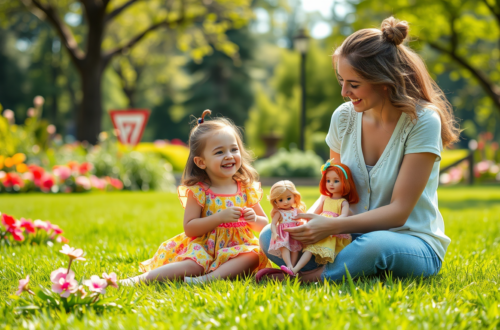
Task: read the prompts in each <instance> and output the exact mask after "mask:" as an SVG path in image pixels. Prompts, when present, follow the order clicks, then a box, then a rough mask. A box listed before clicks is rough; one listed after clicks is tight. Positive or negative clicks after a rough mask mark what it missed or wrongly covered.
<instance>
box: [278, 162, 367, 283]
mask: <svg viewBox="0 0 500 330" xmlns="http://www.w3.org/2000/svg"><path fill="white" fill-rule="evenodd" d="M321 173H322V177H321V181H320V183H319V191H320V193H321V194H322V195H324V196H327V198H326V199H325V200H324V202H323V203H321V204H320V205H319V206H318V208H317V209H316V210H315V211H314V213H316V214H320V215H322V216H324V217H327V218H336V217H346V216H347V215H348V214H349V205H350V204H356V203H358V202H359V196H358V193H357V191H356V186H355V184H354V181H353V179H352V175H351V171H350V170H349V167H347V166H346V165H344V164H341V163H335V162H334V161H333V159H331V160H329V161H327V162H326V163H325V165H323V166H322V167H321ZM351 241H352V240H351V235H349V234H339V235H331V236H329V237H327V238H325V239H323V240H321V241H319V242H317V243H315V244H312V245H308V246H306V247H305V248H304V249H303V252H304V253H303V254H302V257H301V258H300V260H299V261H298V262H297V264H296V265H295V267H293V268H289V267H284V266H282V267H281V269H282V270H284V271H285V272H286V273H287V274H289V275H291V276H295V274H297V272H298V271H299V270H301V269H302V267H304V266H305V265H306V264H307V262H308V261H309V260H310V259H311V257H312V256H313V255H314V256H315V260H316V263H318V264H327V263H331V262H333V261H334V260H335V256H336V255H337V254H338V253H339V252H340V251H342V249H343V248H344V247H346V246H347V245H348V244H349V243H351Z"/></svg>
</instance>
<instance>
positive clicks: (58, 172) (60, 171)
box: [53, 166, 71, 181]
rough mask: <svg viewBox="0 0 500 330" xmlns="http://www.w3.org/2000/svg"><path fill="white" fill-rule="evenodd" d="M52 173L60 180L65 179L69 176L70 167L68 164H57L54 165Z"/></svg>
mask: <svg viewBox="0 0 500 330" xmlns="http://www.w3.org/2000/svg"><path fill="white" fill-rule="evenodd" d="M53 173H54V175H55V176H57V177H59V179H60V180H61V181H64V180H66V179H67V178H69V177H70V176H71V169H70V168H69V167H68V166H57V167H54V171H53Z"/></svg>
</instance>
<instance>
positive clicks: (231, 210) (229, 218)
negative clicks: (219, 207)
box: [216, 206, 241, 223]
mask: <svg viewBox="0 0 500 330" xmlns="http://www.w3.org/2000/svg"><path fill="white" fill-rule="evenodd" d="M216 214H217V215H218V216H219V219H220V222H221V223H228V222H238V220H239V219H240V217H241V207H236V206H234V207H228V208H227V209H225V210H223V211H220V212H219V213H216Z"/></svg>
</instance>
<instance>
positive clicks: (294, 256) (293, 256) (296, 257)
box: [290, 251, 299, 265]
mask: <svg viewBox="0 0 500 330" xmlns="http://www.w3.org/2000/svg"><path fill="white" fill-rule="evenodd" d="M290 257H291V259H292V265H295V264H297V260H299V251H295V252H290Z"/></svg>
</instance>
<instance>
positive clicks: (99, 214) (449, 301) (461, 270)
mask: <svg viewBox="0 0 500 330" xmlns="http://www.w3.org/2000/svg"><path fill="white" fill-rule="evenodd" d="M300 191H301V192H302V193H303V195H304V196H305V199H306V203H307V204H308V205H310V204H311V203H312V202H313V200H314V198H315V197H316V196H317V191H316V189H315V188H301V189H300ZM266 192H267V191H266ZM439 198H440V208H441V211H442V213H443V216H444V218H445V222H446V233H447V234H448V235H449V236H450V237H451V238H452V243H451V245H450V247H449V249H448V253H447V255H446V260H445V263H444V265H443V268H442V270H441V272H440V274H439V275H438V276H435V277H432V278H429V279H420V278H412V279H405V280H399V279H393V278H390V277H389V278H384V279H379V278H370V279H363V280H359V281H354V286H355V289H354V290H352V288H351V287H350V285H349V282H348V281H345V282H341V283H316V284H310V285H300V284H299V283H297V282H294V281H291V282H286V283H267V284H264V285H256V284H255V281H254V280H253V279H251V278H250V279H247V280H240V281H232V282H231V281H219V282H215V283H212V284H210V285H209V286H199V287H190V286H186V285H184V284H183V283H179V282H174V283H168V284H157V285H152V286H149V287H140V288H136V289H134V288H123V289H122V290H136V295H138V296H140V295H144V299H143V300H142V301H140V302H139V303H138V304H137V306H136V308H135V313H129V314H123V313H120V312H119V311H117V312H106V313H104V314H101V315H97V314H95V313H93V312H87V313H86V314H85V315H84V316H83V317H81V318H78V317H77V316H75V315H73V314H71V313H70V314H65V313H62V312H60V311H54V310H51V311H43V312H39V313H38V314H36V315H34V316H20V315H14V314H13V313H12V306H13V305H15V304H16V302H15V300H13V299H12V298H11V297H9V296H10V295H12V294H13V293H14V292H15V291H16V289H17V283H18V279H19V278H21V277H25V276H26V275H27V274H29V275H30V278H31V283H32V284H34V285H39V284H42V285H45V286H49V285H50V280H49V274H50V272H51V271H52V270H54V269H56V268H57V267H64V266H65V265H66V259H65V258H63V255H61V254H60V253H58V252H57V251H58V250H59V245H57V244H56V245H55V246H54V247H29V246H26V247H12V248H1V249H0V254H1V258H0V265H1V266H0V295H1V297H0V328H6V329H10V328H30V329H37V328H38V329H45V328H53V329H65V328H70V329H87V328H99V329H124V328H126V329H137V328H143V329H149V328H159V329H202V328H203V329H205V328H228V329H230V328H233V329H288V328H295V329H312V328H325V329H326V328H328V329H330V328H335V329H346V328H353V329H358V328H359V329H396V328H399V329H413V328H417V329H436V328H439V329H498V328H500V318H499V317H500V276H499V273H500V267H499V262H498V260H499V259H500V248H499V247H500V246H499V243H500V188H499V187H495V186H482V187H474V188H469V187H465V186H464V187H446V188H440V190H439ZM262 205H263V206H264V208H265V209H266V211H269V210H270V208H269V205H268V203H267V202H266V201H263V203H262ZM0 211H2V212H5V213H7V214H12V215H14V216H16V217H18V218H19V217H21V216H24V217H28V218H32V219H38V218H40V219H43V220H50V221H52V222H54V223H56V224H59V225H60V226H61V227H62V228H63V229H64V230H65V233H64V235H65V236H67V237H68V238H69V239H70V240H71V242H70V245H71V246H74V247H80V248H83V249H84V251H85V252H86V257H87V261H86V262H84V263H82V262H80V263H76V264H74V265H75V267H74V268H73V269H74V270H75V272H76V274H77V277H79V276H84V277H86V278H89V277H90V276H91V275H93V274H99V275H100V274H101V273H103V272H111V271H115V272H116V273H117V274H118V275H119V277H122V278H123V277H127V276H131V275H134V274H137V271H136V269H137V263H138V262H139V261H142V260H144V259H147V258H149V257H151V256H152V254H153V253H154V252H155V250H156V248H157V247H158V245H159V244H160V243H161V242H163V241H164V240H165V239H167V238H170V237H172V236H173V235H175V234H177V233H180V232H181V231H182V221H181V219H182V214H183V211H182V208H181V207H180V205H179V202H178V200H177V197H176V196H175V195H174V194H169V193H127V192H123V193H102V194H99V193H92V194H73V195H39V194H28V195H1V197H0ZM114 290H115V289H111V290H109V291H110V293H111V294H113V293H114Z"/></svg>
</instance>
